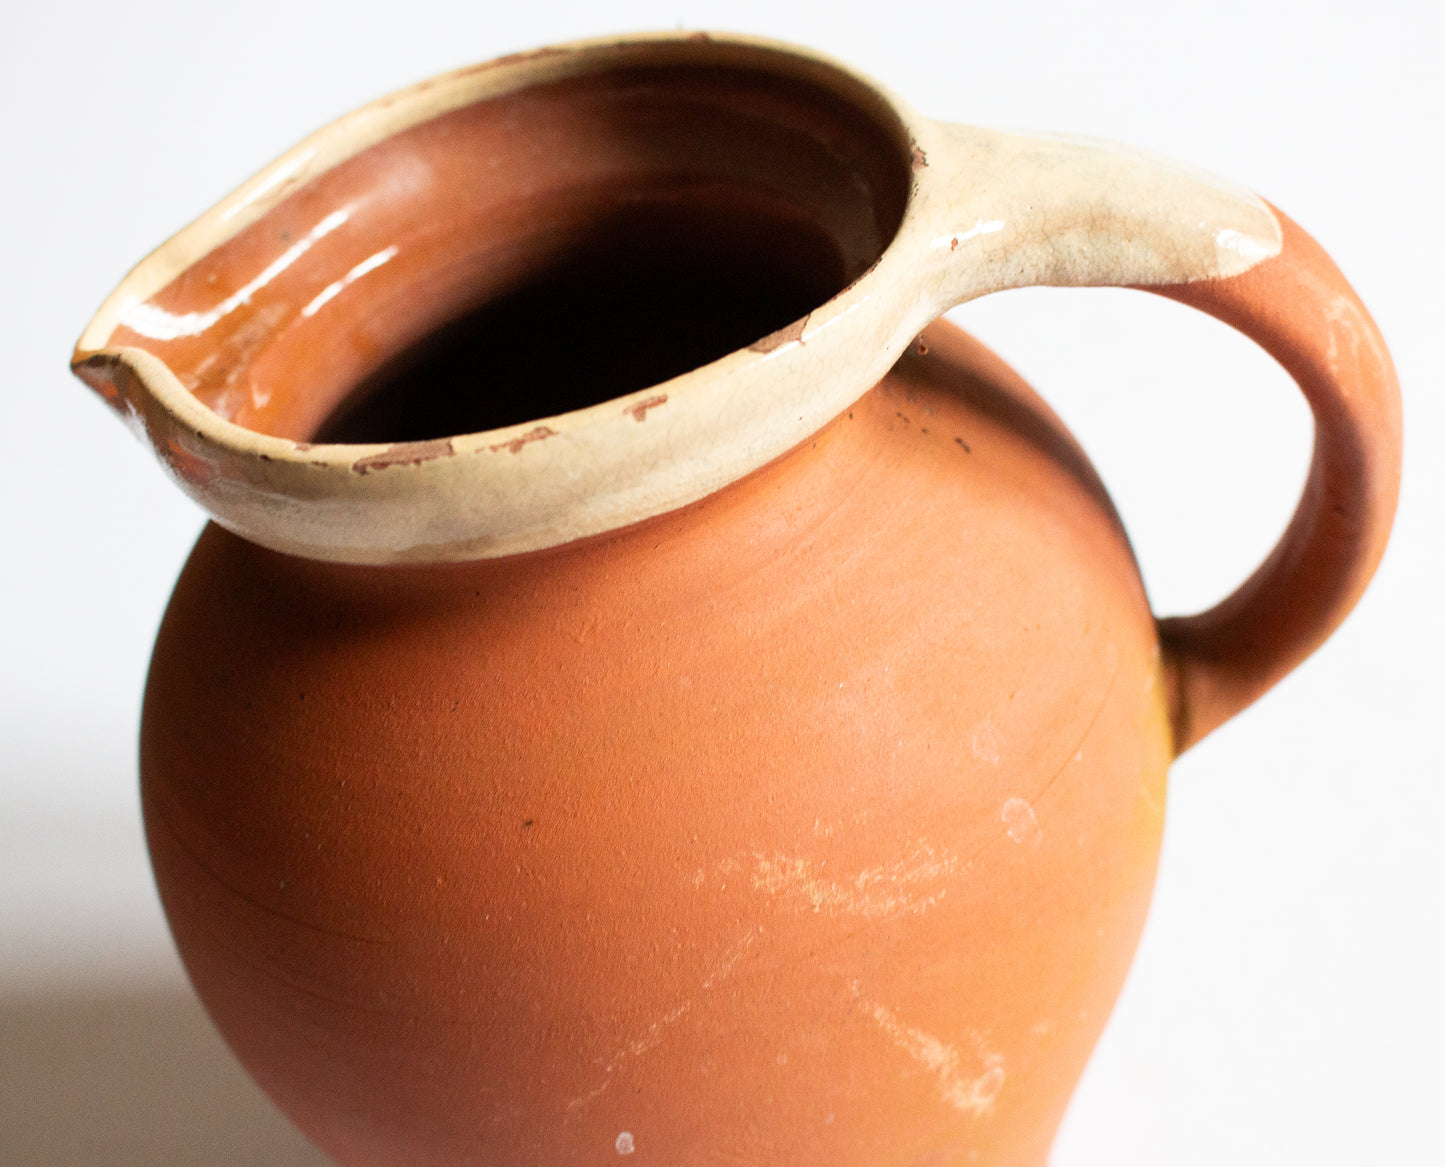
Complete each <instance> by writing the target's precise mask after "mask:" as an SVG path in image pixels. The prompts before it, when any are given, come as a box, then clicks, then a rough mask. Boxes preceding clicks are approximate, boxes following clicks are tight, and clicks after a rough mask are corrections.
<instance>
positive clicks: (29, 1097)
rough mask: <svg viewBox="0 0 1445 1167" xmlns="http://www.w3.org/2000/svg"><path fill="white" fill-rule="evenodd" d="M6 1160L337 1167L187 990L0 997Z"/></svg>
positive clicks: (1, 1144)
mask: <svg viewBox="0 0 1445 1167" xmlns="http://www.w3.org/2000/svg"><path fill="white" fill-rule="evenodd" d="M0 1163H3V1164H6V1165H7V1167H330V1165H331V1160H330V1159H328V1158H327V1157H326V1156H324V1155H323V1154H321V1152H320V1151H318V1150H316V1149H315V1148H314V1147H312V1146H311V1145H310V1143H308V1142H307V1141H306V1139H305V1138H304V1137H303V1136H302V1135H301V1134H300V1132H298V1131H297V1130H296V1129H295V1128H294V1127H293V1126H291V1124H290V1123H289V1122H288V1121H287V1119H286V1118H285V1116H283V1115H282V1114H281V1112H280V1111H279V1110H277V1109H276V1107H275V1106H274V1105H273V1104H272V1103H271V1102H270V1100H269V1099H267V1098H266V1096H265V1095H263V1094H262V1093H261V1091H260V1090H259V1089H258V1088H257V1087H256V1086H255V1085H253V1084H252V1082H251V1080H250V1079H249V1078H248V1077H247V1076H246V1074H245V1071H243V1070H242V1069H241V1067H240V1065H239V1064H238V1063H237V1062H236V1060H235V1058H234V1057H232V1055H231V1053H230V1051H229V1050H228V1049H227V1048H226V1047H225V1045H224V1044H223V1043H222V1041H221V1039H220V1037H219V1035H218V1034H217V1033H216V1031H215V1030H214V1029H213V1028H212V1026H211V1023H210V1021H209V1020H208V1019H207V1018H206V1015H205V1014H204V1013H203V1012H202V1011H201V1007H200V1004H199V1003H198V1002H197V1001H196V999H195V997H194V996H193V995H192V994H191V992H190V990H189V988H187V987H186V986H184V985H177V986H174V987H171V988H153V989H137V990H134V991H128V990H120V991H110V992H106V991H94V992H91V993H83V992H77V993H75V994H74V995H52V996H42V995H40V994H39V993H36V994H33V995H28V996H27V995H16V994H6V995H4V996H0Z"/></svg>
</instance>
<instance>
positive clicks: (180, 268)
mask: <svg viewBox="0 0 1445 1167" xmlns="http://www.w3.org/2000/svg"><path fill="white" fill-rule="evenodd" d="M644 63H646V64H688V63H691V64H697V65H719V64H725V65H733V66H737V65H747V66H749V67H752V68H760V67H761V68H766V69H768V70H770V71H772V72H774V73H777V74H780V75H785V76H792V77H796V78H802V79H806V80H808V81H811V82H812V83H814V84H820V85H821V86H823V87H824V88H825V89H828V90H831V91H832V92H833V93H834V94H836V95H837V96H840V97H842V98H843V99H844V100H846V101H848V102H850V103H852V104H853V105H854V106H855V107H857V108H858V109H859V111H860V114H861V115H862V116H868V117H872V118H874V119H876V120H877V121H878V122H879V123H881V124H883V125H888V124H892V125H895V126H897V127H898V130H899V133H900V142H902V141H907V142H908V143H909V144H910V145H911V151H912V171H913V185H912V191H911V195H910V197H909V200H908V204H907V207H906V209H905V211H904V215H903V220H902V223H901V224H900V226H899V228H898V231H897V233H896V235H895V236H894V238H893V241H892V242H891V243H890V244H889V245H888V247H887V249H886V250H885V251H884V253H883V255H882V256H881V258H880V259H879V260H878V261H877V263H876V264H874V266H873V267H872V268H871V269H870V270H869V271H868V272H867V273H866V274H865V275H863V276H862V277H861V278H860V279H858V280H856V281H855V282H854V283H853V284H851V285H850V286H849V287H847V288H845V289H844V290H843V291H842V292H840V293H839V294H838V295H836V296H834V297H833V298H832V299H831V300H828V301H827V302H826V303H824V304H820V305H819V306H818V307H817V308H815V309H814V310H813V311H812V312H811V313H809V314H808V315H807V316H805V317H804V318H802V319H800V320H798V321H796V322H795V323H794V324H792V325H791V326H789V327H787V328H784V329H781V330H780V331H779V332H777V333H774V334H773V335H772V336H770V337H766V338H764V339H763V340H761V341H759V342H757V343H755V344H753V345H752V346H751V347H750V348H748V349H743V350H739V351H736V352H733V353H730V354H728V355H727V356H724V357H722V358H720V359H719V360H716V361H714V362H712V363H711V364H708V365H705V366H703V367H701V368H698V369H694V370H692V371H690V372H688V373H686V374H683V375H681V376H678V377H674V378H673V379H671V380H669V381H666V382H663V383H661V384H659V385H654V386H651V387H649V388H646V389H642V390H639V391H637V392H635V393H632V394H629V395H627V396H625V397H621V398H616V399H613V400H610V401H604V402H602V403H600V404H597V405H592V406H589V407H587V408H584V409H579V410H575V411H573V412H570V413H565V414H561V415H557V416H553V417H546V418H538V419H535V420H532V421H528V422H525V423H522V424H520V425H514V426H510V427H506V428H504V429H498V430H492V431H487V432H484V433H473V434H462V435H456V436H453V437H450V438H442V439H437V440H433V441H424V442H399V443H393V444H377V445H342V444H331V445H311V444H308V443H305V442H294V441H291V440H288V439H284V438H277V437H271V436H268V435H265V434H260V433H257V432H255V431H252V430H249V429H246V428H244V427H242V426H239V425H236V424H234V423H232V422H229V421H227V420H225V419H224V418H222V417H220V416H219V415H217V414H216V413H213V412H212V411H211V410H210V409H208V408H207V407H206V406H204V405H202V404H201V403H200V402H199V401H198V400H197V399H196V398H195V397H193V396H192V395H191V394H190V392H189V391H188V390H187V389H186V388H185V387H184V386H183V385H182V383H181V382H180V380H179V379H178V378H177V376H176V375H175V373H174V372H173V371H172V370H171V369H170V368H169V367H168V366H167V365H166V364H165V363H164V362H163V361H161V360H160V359H159V358H158V357H156V356H155V355H154V354H152V353H150V352H147V351H146V350H144V349H141V348H138V347H133V346H116V347H110V346H109V341H110V339H111V337H112V336H113V334H114V333H115V331H116V329H117V327H118V326H119V325H120V323H121V321H122V320H123V318H124V316H125V314H126V312H127V311H130V310H133V309H134V308H135V307H136V306H137V305H141V304H143V303H144V302H145V301H146V300H147V299H148V298H149V297H150V296H152V295H154V294H155V293H157V292H158V291H160V290H161V289H162V288H164V287H165V286H167V285H168V284H170V283H171V282H172V281H173V280H174V279H175V278H176V277H178V276H179V275H180V274H181V273H183V272H184V271H186V270H187V269H188V268H189V267H190V266H191V265H193V264H195V263H196V262H197V261H198V260H200V259H201V258H202V257H204V256H206V255H207V254H209V253H210V252H212V251H213V250H215V249H216V248H218V247H220V246H221V245H222V244H224V243H225V242H226V241H227V240H229V239H230V238H231V237H232V236H234V235H235V234H237V233H238V232H239V231H241V230H242V229H243V228H244V227H246V226H247V225H249V224H250V223H252V222H254V221H256V220H257V219H258V218H260V217H261V216H262V215H263V214H265V213H266V212H267V211H268V210H270V209H271V208H273V207H274V206H276V205H277V204H279V203H280V202H281V201H283V200H284V199H286V198H287V197H288V196H290V195H291V194H293V193H295V192H296V191H298V190H300V189H301V188H302V187H303V186H304V185H305V184H306V183H308V182H310V181H311V180H312V179H314V178H316V177H317V176H318V175H320V174H323V173H325V172H326V171H327V170H329V169H331V168H332V167H334V166H336V165H338V164H339V163H341V162H343V161H345V160H346V159H348V158H351V157H353V156H354V155H356V154H358V153H360V152H361V151H362V150H365V149H366V148H368V147H370V146H373V145H375V144H376V143H378V142H380V141H382V140H384V139H385V138H387V137H390V136H391V135H394V134H396V133H399V132H401V131H402V130H405V129H407V128H409V127H412V126H415V125H417V124H419V123H421V122H424V121H428V120H430V119H432V118H435V117H438V116H440V115H442V114H444V113H447V112H449V111H452V110H455V109H459V108H461V107H463V106H467V105H471V104H473V103H476V102H480V101H485V100H487V99H488V98H491V97H495V96H498V95H500V94H504V93H509V92H513V91H516V90H519V89H523V88H527V87H530V86H534V85H539V84H545V83H548V82H553V81H559V80H563V79H566V78H571V77H579V76H583V75H586V74H590V73H596V72H599V71H603V70H607V69H609V68H616V67H620V66H628V65H637V64H644ZM903 164H904V163H903V162H902V160H900V165H903ZM1280 247H1281V232H1280V227H1279V224H1278V222H1277V221H1276V220H1275V218H1274V216H1273V214H1272V213H1271V211H1270V210H1269V208H1268V207H1267V206H1266V205H1265V204H1264V202H1263V201H1262V200H1260V199H1259V198H1258V197H1256V196H1255V195H1253V194H1251V193H1249V192H1247V191H1245V190H1242V189H1239V188H1236V187H1234V186H1231V185H1228V184H1225V183H1222V182H1219V181H1218V180H1216V179H1213V178H1210V177H1208V176H1206V175H1202V174H1200V173H1198V172H1196V171H1193V170H1190V169H1188V168H1185V167H1182V166H1179V165H1177V164H1175V163H1172V162H1169V161H1166V160H1163V159H1159V158H1156V157H1154V156H1152V155H1148V154H1145V153H1143V152H1140V151H1136V150H1131V149H1128V148H1126V147H1122V146H1117V145H1114V144H1111V143H1105V142H1097V141H1091V140H1085V139H1075V138H1065V137H1056V136H1047V135H1037V134H1019V133H1005V132H1001V131H996V130H987V129H979V128H974V127H969V126H958V125H947V124H944V123H940V122H935V121H930V120H928V119H926V118H923V117H921V116H920V115H918V114H917V113H915V112H914V111H913V110H912V109H911V108H910V107H909V106H908V105H907V104H906V103H904V102H902V101H901V100H899V99H897V98H896V97H894V96H893V95H892V94H890V93H889V92H888V91H887V90H885V89H883V88H882V87H880V86H878V85H877V84H875V83H874V82H872V81H870V80H868V79H866V78H864V77H862V76H860V75H859V74H857V73H855V72H853V71H852V70H850V69H848V68H847V67H846V66H843V65H839V64H837V63H836V62H833V61H831V60H829V59H827V58H825V57H823V56H820V55H818V54H815V53H812V52H810V51H808V50H804V49H798V48H795V47H793V46H789V45H785V44H779V43H777V42H774V41H769V40H762V39H757V38H749V37H740V36H732V35H711V34H699V33H692V34H688V33H680V32H679V33H663V34H657V35H646V36H638V37H628V38H625V39H621V40H618V39H607V40H596V41H586V42H579V43H574V44H568V45H561V46H557V47H553V48H547V49H541V50H538V51H536V52H533V53H527V54H519V55H515V56H511V57H503V58H500V59H498V60H495V61H491V62H488V63H486V64H482V65H477V66H473V67H470V68H467V69H462V70H459V71H457V72H453V73H448V74H444V75H442V76H440V77H437V78H433V79H432V80H429V81H424V82H422V83H420V84H418V85H414V86H412V87H410V88H408V89H404V90H402V91H400V92H398V93H395V94H392V95H390V96H388V97H384V98H382V99H380V100H379V101H376V102H373V103H372V104H370V105H367V106H365V107H363V108H362V109H359V110H357V111H355V112H353V113H351V114H348V115H346V116H345V117H342V118H341V119H339V120H338V121H336V122H333V123H332V124H331V125H330V126H327V127H326V128H324V129H322V130H320V131H319V132H317V133H316V134H314V135H312V136H311V137H310V138H308V139H306V140H305V141H303V142H302V143H300V144H299V145H298V146H296V147H295V148H293V149H292V150H291V151H289V152H288V153H287V154H285V155H283V156H282V157H281V158H279V159H278V160H277V161H276V162H274V163H272V164H271V165H270V166H268V167H267V168H265V169H264V170H262V171H261V172H260V173H259V174H258V175H257V176H256V177H255V178H253V179H252V180H251V181H249V182H247V183H246V184H244V185H243V186H242V187H240V188H239V189H238V190H237V191H236V192H235V193H234V194H232V195H231V196H229V197H228V198H226V199H224V200H223V201H222V202H221V203H219V204H218V205H217V206H216V207H214V208H213V209H211V210H210V211H208V212H206V213H205V214H204V215H202V216H201V217H200V218H199V219H197V220H196V221H195V222H194V223H192V224H191V225H190V226H188V227H186V228H185V229H184V230H182V231H181V232H180V233H178V234H177V235H175V236H174V237H173V238H172V239H170V240H169V241H168V242H166V243H165V244H163V245H162V246H161V247H160V248H158V249H157V250H156V251H155V252H153V253H152V254H151V255H150V256H149V257H147V258H146V259H145V260H143V261H142V262H141V263H140V264H139V265H138V266H137V267H136V268H135V269H134V270H133V271H132V272H131V273H130V274H129V275H128V276H127V277H126V279H125V280H124V281H123V282H122V283H121V285H120V286H119V287H118V288H117V289H116V291H115V292H114V293H113V294H112V295H111V296H110V297H109V298H108V299H107V300H106V302H105V303H104V304H103V305H102V307H101V309H100V311H99V312H98V313H97V315H96V317H95V319H94V320H93V321H92V322H91V324H90V325H89V327H87V329H86V330H85V333H84V334H83V335H82V337H81V339H80V341H79V343H78V345H77V346H76V350H75V354H74V357H73V360H72V367H73V368H74V369H75V371H76V373H77V374H78V375H79V376H81V377H82V379H84V380H85V381H86V382H87V383H88V384H90V385H91V386H92V387H94V388H95V389H97V391H99V392H100V393H101V394H102V396H104V397H105V398H106V399H107V400H108V401H109V402H110V403H111V404H112V405H113V406H114V407H115V408H117V409H118V410H119V411H120V412H121V413H122V414H123V416H125V417H126V418H127V419H128V420H129V421H130V422H131V423H132V426H133V428H135V429H136V430H137V431H138V432H139V433H140V434H141V435H142V436H143V437H144V438H145V440H147V441H148V442H149V443H150V444H151V445H152V447H153V448H154V449H155V450H156V452H157V454H158V455H159V456H160V458H161V460H162V463H163V464H164V465H165V466H166V468H167V469H168V471H169V472H170V473H171V474H172V475H173V476H174V477H175V478H176V479H177V481H178V482H179V483H180V485H181V486H182V488H183V489H184V490H186V492H187V493H188V494H190V495H191V497H193V498H194V499H195V500H196V501H197V502H199V503H200V504H201V506H203V507H204V508H205V509H206V510H207V511H208V512H209V513H210V514H211V515H212V516H213V517H214V518H215V519H216V521H217V522H219V523H221V524H222V525H223V526H225V527H228V528H230V529H231V530H233V531H235V532H236V533H237V534H239V535H241V536H243V537H245V538H247V539H250V540H252V541H253V542H256V543H260V544H262V545H264V546H267V547H270V548H273V549H275V550H278V551H284V552H288V553H292V554H297V555H303V556H308V557H311V558H315V559H324V560H332V561H337V562H348V563H371V564H383V563H420V562H451V561H462V560H471V559H479V558H491V557H499V556H505V555H513V554H518V553H522V552H528V551H537V550H542V549H545V548H548V547H555V546H558V545H561V544H564V543H568V542H571V541H573V540H576V539H581V538H585V537H587V536H591V535H597V534H601V533H604V532H607V531H610V530H614V529H617V528H620V527H623V526H627V525H630V524H632V523H636V522H639V521H641V520H643V519H647V518H651V517H653V516H656V515H659V514H663V513H666V512H668V511H671V510H675V509H677V508H679V507H682V506H685V505H687V504H689V503H691V502H695V501H697V500H698V499H701V498H703V497H705V496H707V495H708V494H711V493H713V492H714V491H716V490H718V489H720V488H722V487H724V486H726V485H727V484H729V483H731V482H734V481H736V480H738V479H739V478H742V477H743V476H745V475H747V474H748V473H750V472H751V471H753V470H756V469H758V468H759V467H761V466H763V465H764V464H766V463H767V462H769V461H771V460H773V459H774V458H777V457H778V456H780V455H781V454H783V453H785V452H786V451H787V450H789V449H791V448H792V447H794V446H796V445H798V444H799V443H801V442H803V441H804V440H805V439H807V438H808V437H809V436H810V435H811V434H813V433H815V432H816V431H817V430H818V429H820V428H821V427H822V426H824V425H825V424H827V422H828V421H830V420H831V419H832V418H833V417H835V416H837V415H838V414H839V413H841V412H843V411H844V410H846V409H847V408H848V406H849V405H851V404H852V403H853V402H854V401H856V400H857V398H859V397H860V396H861V395H862V394H863V393H864V392H866V391H867V390H868V389H869V388H870V387H871V386H873V385H874V384H876V383H877V381H878V380H879V379H880V378H881V377H882V376H883V375H884V374H885V373H886V372H887V370H888V369H889V367H890V366H891V365H892V364H893V362H894V361H895V360H896V359H897V357H898V356H899V354H900V353H901V352H902V351H903V349H904V348H905V346H906V345H907V344H908V342H909V341H910V340H911V339H912V337H913V336H914V335H916V334H917V333H918V332H919V331H920V330H921V329H922V328H923V327H924V326H925V325H926V324H928V323H929V322H930V321H932V320H933V319H935V318H936V317H937V316H939V315H940V314H941V313H943V312H944V311H946V310H947V309H949V308H951V307H953V306H955V305H957V304H959V303H962V302H964V301H966V300H970V299H973V298H975V297H977V296H981V295H984V294H986V293H988V292H993V291H999V290H1002V289H1005V288H1014V287H1021V286H1026V285H1033V284H1049V285H1055V286H1085V285H1142V286H1156V287H1157V286H1163V285H1169V284H1181V283H1190V282H1194V281H1197V280H1203V279H1212V278H1217V277H1224V276H1232V275H1238V274H1239V273H1241V272H1243V271H1246V270H1248V269H1249V268H1251V267H1253V266H1254V265H1255V264H1257V263H1259V262H1260V261H1262V260H1264V259H1267V258H1269V257H1271V256H1273V255H1276V254H1278V252H1279V250H1280Z"/></svg>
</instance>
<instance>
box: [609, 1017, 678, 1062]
mask: <svg viewBox="0 0 1445 1167" xmlns="http://www.w3.org/2000/svg"><path fill="white" fill-rule="evenodd" d="M691 1008H692V1002H691V1001H684V1002H683V1003H682V1004H681V1005H678V1006H677V1007H675V1008H673V1009H669V1010H668V1011H667V1012H666V1013H664V1014H663V1015H662V1016H661V1017H659V1018H658V1019H657V1020H656V1021H654V1022H653V1023H652V1024H651V1025H649V1026H648V1027H647V1028H646V1029H645V1030H643V1031H642V1034H641V1035H640V1036H638V1037H635V1038H633V1040H632V1041H630V1042H628V1043H627V1053H628V1054H629V1055H631V1056H632V1057H634V1058H637V1057H641V1056H642V1055H643V1054H645V1053H646V1052H647V1051H648V1050H650V1049H651V1048H652V1047H653V1046H655V1045H656V1044H657V1043H658V1042H659V1041H661V1040H662V1031H663V1030H664V1029H666V1028H667V1027H668V1026H669V1025H671V1024H672V1023H673V1022H674V1021H676V1020H677V1019H678V1018H680V1017H682V1016H683V1015H684V1014H685V1013H686V1012H687V1011H688V1010H689V1009H691ZM614 1064H615V1063H614ZM607 1068H608V1070H609V1071H610V1070H611V1069H612V1066H608V1067H607Z"/></svg>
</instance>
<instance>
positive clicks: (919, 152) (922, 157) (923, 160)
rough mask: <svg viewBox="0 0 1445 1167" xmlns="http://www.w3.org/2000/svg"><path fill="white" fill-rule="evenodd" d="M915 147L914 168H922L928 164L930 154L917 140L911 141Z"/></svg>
mask: <svg viewBox="0 0 1445 1167" xmlns="http://www.w3.org/2000/svg"><path fill="white" fill-rule="evenodd" d="M910 144H911V145H912V147H913V169H914V170H922V169H923V168H924V167H926V166H927V165H928V155H927V154H925V153H924V152H923V148H922V147H921V146H919V144H918V143H917V142H913V143H910Z"/></svg>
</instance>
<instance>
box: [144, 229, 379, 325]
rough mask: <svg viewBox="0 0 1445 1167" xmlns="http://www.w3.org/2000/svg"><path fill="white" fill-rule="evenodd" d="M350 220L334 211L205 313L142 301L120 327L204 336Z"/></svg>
mask: <svg viewBox="0 0 1445 1167" xmlns="http://www.w3.org/2000/svg"><path fill="white" fill-rule="evenodd" d="M350 217H351V211H350V209H349V208H346V207H343V208H341V209H340V210H337V211H332V212H331V214H329V215H327V216H326V218H324V219H322V220H321V222H319V223H317V224H316V226H314V227H312V228H311V230H310V231H308V232H306V234H305V235H303V236H302V237H301V238H300V239H298V240H297V241H296V242H295V243H293V244H292V245H291V246H290V247H288V248H287V249H286V250H285V251H283V252H282V253H281V254H280V255H278V256H277V257H276V258H275V259H273V260H272V261H271V262H270V263H269V264H267V265H266V268H265V270H264V271H262V272H261V274H260V275H258V276H257V277H256V278H255V279H253V280H251V281H250V283H248V284H246V285H245V286H244V287H241V288H238V289H237V290H236V291H234V292H232V293H231V294H230V295H229V296H227V297H226V298H225V299H224V300H222V301H221V302H220V303H219V304H217V305H216V306H215V307H214V308H211V309H208V310H207V311H205V312H181V313H174V312H167V311H166V310H165V309H164V308H161V307H159V306H158V305H156V304H153V303H151V302H150V301H149V300H143V301H141V302H139V303H136V304H131V305H129V306H128V307H127V308H126V309H125V311H124V312H123V313H122V314H121V318H120V323H122V324H124V325H125V326H126V327H127V328H129V329H131V330H132V331H134V332H138V333H140V334H141V335H142V336H148V337H150V338H151V339H152V340H179V339H180V338H181V337H183V336H196V335H198V334H200V333H202V332H205V330H206V329H208V328H210V327H211V325H213V324H215V323H216V321H218V320H220V319H221V318H222V317H223V316H227V315H229V314H230V313H232V312H234V311H235V310H236V309H237V308H239V307H241V306H242V305H243V304H249V303H250V302H251V297H252V296H254V295H255V294H256V293H257V292H259V291H260V290H261V289H262V288H264V287H265V286H266V285H267V284H269V283H270V282H271V281H272V280H274V279H275V278H276V277H277V276H279V275H280V274H281V273H282V272H284V271H285V270H286V269H287V268H289V267H290V266H291V265H292V264H294V263H295V262H296V261H297V260H298V259H300V258H301V257H302V256H303V255H305V254H306V253H307V252H308V251H310V250H311V248H312V246H313V245H314V244H315V243H316V242H317V241H318V240H321V239H324V238H325V237H326V236H327V235H330V234H331V232H333V231H335V230H336V229H337V228H338V227H340V226H341V225H342V224H343V223H345V222H346V221H347V219H349V218H350Z"/></svg>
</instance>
